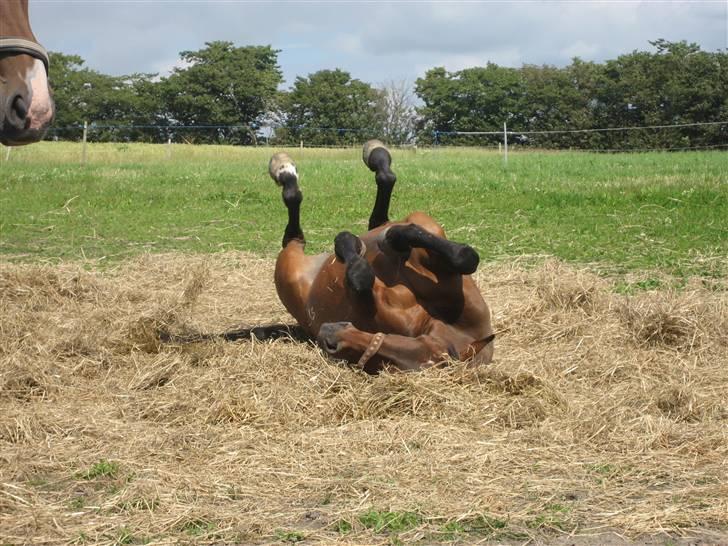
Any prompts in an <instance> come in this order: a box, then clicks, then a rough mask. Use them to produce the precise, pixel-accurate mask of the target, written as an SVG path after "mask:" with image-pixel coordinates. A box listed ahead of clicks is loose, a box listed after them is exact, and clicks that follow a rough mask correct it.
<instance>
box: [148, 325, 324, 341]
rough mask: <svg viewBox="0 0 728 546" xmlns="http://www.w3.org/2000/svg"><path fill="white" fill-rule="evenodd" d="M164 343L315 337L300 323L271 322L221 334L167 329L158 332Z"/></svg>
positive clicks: (300, 339) (307, 339) (307, 338)
mask: <svg viewBox="0 0 728 546" xmlns="http://www.w3.org/2000/svg"><path fill="white" fill-rule="evenodd" d="M157 335H158V336H159V340H160V341H161V342H162V343H171V344H185V343H199V342H201V341H214V340H224V341H238V340H241V339H248V340H249V339H252V338H255V339H257V340H258V341H268V340H273V339H282V340H284V341H312V340H313V338H312V337H311V336H310V335H309V334H308V333H307V332H306V331H305V330H304V329H303V328H301V326H299V325H298V324H269V325H266V326H253V327H252V328H238V329H235V330H228V331H227V332H222V333H219V334H205V333H192V334H170V333H169V332H167V331H165V330H160V331H158V332H157Z"/></svg>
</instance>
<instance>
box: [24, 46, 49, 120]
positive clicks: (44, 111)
mask: <svg viewBox="0 0 728 546" xmlns="http://www.w3.org/2000/svg"><path fill="white" fill-rule="evenodd" d="M26 81H28V82H30V92H31V98H30V109H29V112H28V116H29V117H30V128H31V129H40V128H42V127H44V126H45V125H47V124H49V123H50V122H51V119H53V101H52V99H51V95H50V91H49V88H48V74H47V73H46V69H45V65H44V64H43V62H42V61H40V60H38V59H35V62H34V63H33V65H32V66H31V68H30V70H28V74H27V77H26Z"/></svg>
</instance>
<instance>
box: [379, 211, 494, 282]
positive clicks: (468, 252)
mask: <svg viewBox="0 0 728 546" xmlns="http://www.w3.org/2000/svg"><path fill="white" fill-rule="evenodd" d="M384 242H385V245H386V246H388V247H390V248H391V249H393V250H394V251H396V252H399V253H407V252H409V251H410V250H411V249H412V248H424V249H426V250H431V251H433V252H435V253H437V254H438V255H439V256H440V257H441V258H442V260H443V265H444V266H445V267H447V268H448V269H451V270H452V271H454V272H455V273H460V274H461V275H470V274H471V273H474V272H475V270H476V269H477V268H478V263H479V262H480V257H479V256H478V253H477V252H475V250H473V247H471V246H470V245H463V244H460V243H454V242H453V241H448V240H447V239H445V238H444V237H438V236H437V235H434V234H432V233H430V232H429V231H427V230H425V229H423V228H422V227H420V226H418V225H417V224H405V225H396V226H392V227H390V228H388V229H387V231H386V233H385V234H384Z"/></svg>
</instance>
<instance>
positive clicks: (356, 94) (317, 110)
mask: <svg viewBox="0 0 728 546" xmlns="http://www.w3.org/2000/svg"><path fill="white" fill-rule="evenodd" d="M378 100H379V93H378V92H377V91H376V90H375V89H373V88H372V86H371V85H369V84H368V83H364V82H361V81H359V80H357V79H353V78H352V77H351V75H350V74H349V73H348V72H345V71H343V70H339V69H336V70H320V71H318V72H316V73H314V74H310V75H309V76H308V77H307V78H303V77H300V76H299V77H298V78H296V81H295V82H294V84H293V88H292V89H291V91H290V92H289V93H286V94H285V96H284V98H283V112H284V115H285V120H286V121H285V124H284V126H283V128H282V129H279V130H278V131H276V138H277V141H279V142H297V141H299V140H303V141H305V142H306V143H308V144H315V145H342V144H351V143H352V142H357V143H358V142H361V141H363V140H366V139H368V138H373V137H378V136H380V134H381V118H380V116H378V112H377V104H378Z"/></svg>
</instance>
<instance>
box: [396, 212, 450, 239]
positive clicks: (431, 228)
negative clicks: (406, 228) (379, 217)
mask: <svg viewBox="0 0 728 546" xmlns="http://www.w3.org/2000/svg"><path fill="white" fill-rule="evenodd" d="M404 222H406V223H410V224H417V225H418V226H420V227H421V228H422V229H424V230H425V231H427V232H429V233H432V234H433V235H437V236H438V237H443V238H444V237H445V230H443V229H442V226H441V225H440V224H438V223H437V222H436V221H435V220H434V219H433V218H432V216H430V215H429V214H426V213H424V212H422V211H415V212H413V213H411V214H410V215H409V216H407V218H405V219H404Z"/></svg>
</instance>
